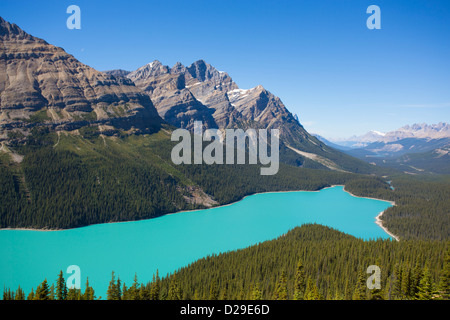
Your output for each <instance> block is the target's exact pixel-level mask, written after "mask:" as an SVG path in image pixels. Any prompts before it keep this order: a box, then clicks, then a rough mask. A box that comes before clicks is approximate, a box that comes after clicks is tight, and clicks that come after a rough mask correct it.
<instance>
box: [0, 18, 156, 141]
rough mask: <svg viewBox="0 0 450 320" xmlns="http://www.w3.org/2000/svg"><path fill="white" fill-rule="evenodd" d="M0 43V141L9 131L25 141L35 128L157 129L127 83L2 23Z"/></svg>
mask: <svg viewBox="0 0 450 320" xmlns="http://www.w3.org/2000/svg"><path fill="white" fill-rule="evenodd" d="M0 40H1V43H2V45H1V47H0V138H3V139H5V138H6V137H7V135H8V132H7V131H11V130H13V129H14V130H19V131H21V132H22V133H23V134H25V135H26V134H27V131H29V129H30V127H33V126H34V125H36V123H39V124H46V125H49V126H52V127H54V128H55V129H57V130H58V129H76V128H77V127H80V126H82V125H86V123H88V124H105V125H111V126H114V127H118V128H121V129H124V130H131V129H133V130H138V131H144V132H153V131H155V130H157V129H158V128H159V126H160V123H161V118H160V117H159V115H158V114H157V111H156V109H155V108H154V106H153V104H152V102H151V100H150V99H149V97H148V95H146V94H144V93H142V92H141V91H140V90H139V89H138V88H136V86H135V85H134V83H133V82H132V81H131V80H129V79H127V78H120V77H117V78H116V77H114V76H111V75H107V74H105V73H102V72H99V71H96V70H94V69H93V68H90V67H89V66H87V65H84V64H82V63H81V62H79V61H78V60H76V59H75V58H74V57H73V56H71V55H70V54H68V53H66V52H65V51H64V50H63V49H61V48H58V47H55V46H53V45H51V44H48V43H47V42H45V41H44V40H42V39H39V38H36V37H33V36H31V35H29V34H27V33H26V32H24V31H23V30H21V29H20V28H19V27H18V26H17V25H15V24H10V23H8V22H7V21H5V20H3V19H2V18H0Z"/></svg>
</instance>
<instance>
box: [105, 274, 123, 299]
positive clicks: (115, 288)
mask: <svg viewBox="0 0 450 320" xmlns="http://www.w3.org/2000/svg"><path fill="white" fill-rule="evenodd" d="M120 290H121V289H120V279H117V282H116V275H115V274H114V271H113V272H112V274H111V281H110V282H109V286H108V290H107V291H106V299H107V300H120V299H121V292H120Z"/></svg>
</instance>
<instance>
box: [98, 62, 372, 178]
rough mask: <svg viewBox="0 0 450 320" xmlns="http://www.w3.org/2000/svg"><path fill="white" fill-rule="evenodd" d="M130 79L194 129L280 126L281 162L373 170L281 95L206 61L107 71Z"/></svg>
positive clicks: (166, 115) (166, 114)
mask: <svg viewBox="0 0 450 320" xmlns="http://www.w3.org/2000/svg"><path fill="white" fill-rule="evenodd" d="M106 73H107V74H109V75H116V76H117V77H126V78H128V79H130V80H132V81H133V82H134V83H135V84H136V86H137V87H138V88H140V89H142V90H143V91H144V92H146V93H148V94H149V96H150V98H151V100H152V101H153V103H154V105H155V107H156V109H157V110H158V113H159V115H160V116H161V117H162V118H163V119H164V120H165V121H167V122H168V123H170V124H172V125H174V126H176V127H180V128H186V129H189V130H192V129H193V125H194V121H202V122H203V124H204V126H205V127H206V128H218V129H221V130H224V129H227V128H241V129H244V130H245V129H248V128H253V129H269V130H270V129H278V130H280V140H281V147H280V149H281V159H282V161H284V162H286V163H289V164H294V165H297V166H302V167H309V168H323V169H331V170H340V171H358V172H370V171H371V170H372V169H373V168H371V166H368V165H367V164H365V163H363V162H360V161H358V160H356V159H354V158H351V157H348V156H347V155H345V154H343V153H341V152H340V151H337V150H335V149H333V148H330V147H328V146H327V145H326V144H325V143H323V142H321V141H320V140H318V139H317V138H315V137H314V136H312V135H310V134H309V133H308V132H307V131H306V130H305V129H304V128H303V126H302V125H301V124H300V122H299V120H298V117H296V116H294V115H293V114H292V113H291V112H289V110H288V109H287V108H286V106H285V105H284V104H283V102H282V101H281V99H280V98H278V97H277V96H275V95H274V94H272V93H271V92H270V91H268V90H266V89H265V88H264V87H263V86H261V85H258V86H256V87H254V88H250V89H240V88H239V87H238V85H237V84H236V83H235V82H234V81H233V79H232V78H231V77H230V75H229V74H228V73H226V72H224V71H219V70H217V69H216V68H214V67H213V66H212V65H210V64H208V63H207V62H205V61H204V60H198V61H195V62H194V63H192V64H190V65H189V66H184V65H183V64H181V63H180V62H178V63H176V64H175V65H174V66H173V67H169V66H165V65H163V64H162V63H161V62H160V61H158V60H155V61H153V62H151V63H148V64H146V65H144V66H142V67H140V68H138V69H137V70H135V71H131V72H124V71H123V70H112V71H106Z"/></svg>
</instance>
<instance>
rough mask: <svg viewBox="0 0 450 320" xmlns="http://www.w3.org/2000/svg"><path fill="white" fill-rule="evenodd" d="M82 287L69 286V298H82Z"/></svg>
mask: <svg viewBox="0 0 450 320" xmlns="http://www.w3.org/2000/svg"><path fill="white" fill-rule="evenodd" d="M82 298H83V296H82V294H81V289H77V288H69V290H68V291H67V300H82Z"/></svg>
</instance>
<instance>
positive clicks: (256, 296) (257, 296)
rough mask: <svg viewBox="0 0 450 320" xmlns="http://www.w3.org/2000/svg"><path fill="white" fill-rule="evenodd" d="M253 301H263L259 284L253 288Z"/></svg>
mask: <svg viewBox="0 0 450 320" xmlns="http://www.w3.org/2000/svg"><path fill="white" fill-rule="evenodd" d="M251 300H262V292H261V290H260V289H259V283H258V282H257V283H256V284H255V285H254V286H253V290H252V296H251Z"/></svg>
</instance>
